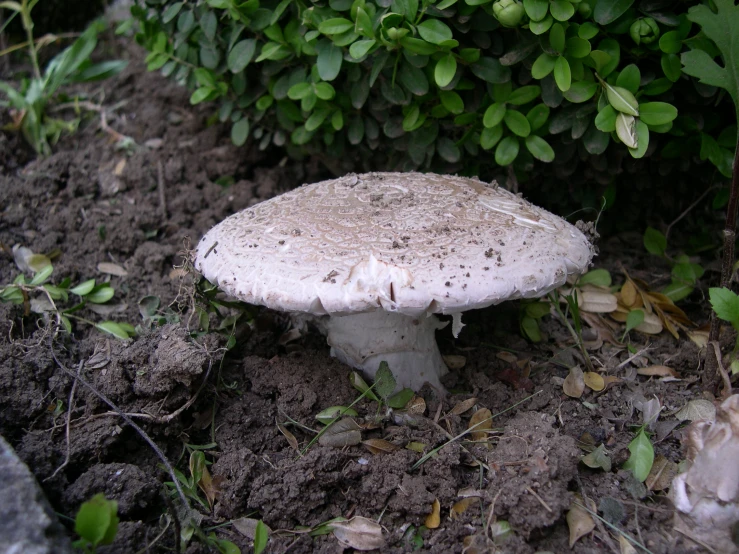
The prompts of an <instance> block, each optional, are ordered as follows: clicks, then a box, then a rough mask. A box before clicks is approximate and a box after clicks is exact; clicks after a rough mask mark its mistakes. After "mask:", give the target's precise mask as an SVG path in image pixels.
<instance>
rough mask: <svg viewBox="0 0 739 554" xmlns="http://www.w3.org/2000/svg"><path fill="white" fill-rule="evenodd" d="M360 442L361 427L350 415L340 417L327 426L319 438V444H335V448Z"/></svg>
mask: <svg viewBox="0 0 739 554" xmlns="http://www.w3.org/2000/svg"><path fill="white" fill-rule="evenodd" d="M360 442H362V432H361V427H359V425H357V422H356V421H354V420H353V419H352V418H350V417H347V418H344V419H340V420H339V421H337V422H336V423H334V424H333V425H330V426H328V427H326V430H325V432H324V433H323V435H321V436H320V438H319V439H318V444H320V445H321V446H333V447H334V448H343V447H345V446H354V445H357V444H359V443H360Z"/></svg>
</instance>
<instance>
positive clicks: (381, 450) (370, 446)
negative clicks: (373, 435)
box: [362, 439, 400, 455]
mask: <svg viewBox="0 0 739 554" xmlns="http://www.w3.org/2000/svg"><path fill="white" fill-rule="evenodd" d="M362 444H363V445H364V446H366V447H367V450H369V451H370V452H372V454H375V455H377V454H389V453H390V452H395V451H396V450H397V449H398V448H400V447H399V446H396V445H394V444H393V443H391V442H388V441H386V440H385V439H367V440H366V441H362Z"/></svg>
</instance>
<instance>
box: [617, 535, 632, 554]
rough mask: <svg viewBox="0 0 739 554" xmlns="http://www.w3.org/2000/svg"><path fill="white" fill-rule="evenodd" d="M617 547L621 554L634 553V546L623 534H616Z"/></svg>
mask: <svg viewBox="0 0 739 554" xmlns="http://www.w3.org/2000/svg"><path fill="white" fill-rule="evenodd" d="M618 547H619V549H620V550H621V554H636V548H634V547H633V546H632V545H631V543H630V542H629V539H627V538H626V537H624V536H623V535H619V536H618Z"/></svg>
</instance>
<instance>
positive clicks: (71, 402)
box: [44, 360, 85, 483]
mask: <svg viewBox="0 0 739 554" xmlns="http://www.w3.org/2000/svg"><path fill="white" fill-rule="evenodd" d="M84 365H85V362H84V360H83V361H81V362H80V365H78V366H77V379H79V376H80V371H82V367H83V366H84ZM77 379H75V380H74V381H72V390H70V391H69V399H68V400H67V421H66V423H65V427H66V431H65V435H66V440H67V454H66V456H65V457H64V463H62V465H60V466H59V467H58V468H56V469H55V470H54V473H52V474H51V475H49V476H48V477H47V478H46V479H44V483H46V481H50V480H51V479H53V478H54V477H56V475H57V473H59V472H60V471H61V470H63V469H64V468H65V467H66V466H67V464H68V463H69V455H70V451H71V449H72V448H71V441H70V440H69V438H70V437H69V427H70V421H71V420H72V410H73V409H74V393H75V391H76V390H77Z"/></svg>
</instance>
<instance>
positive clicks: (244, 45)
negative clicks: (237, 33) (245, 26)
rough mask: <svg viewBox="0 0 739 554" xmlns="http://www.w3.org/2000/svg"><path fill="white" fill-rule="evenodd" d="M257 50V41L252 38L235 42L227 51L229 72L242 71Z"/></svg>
mask: <svg viewBox="0 0 739 554" xmlns="http://www.w3.org/2000/svg"><path fill="white" fill-rule="evenodd" d="M256 50H257V41H256V40H255V39H253V38H249V39H246V40H242V41H239V42H237V43H236V44H235V45H234V47H233V48H232V49H231V51H230V52H229V53H228V60H227V63H228V69H229V71H231V73H240V72H242V71H243V70H244V69H245V68H246V66H247V65H249V62H251V60H252V58H253V57H254V54H255V52H256Z"/></svg>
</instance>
